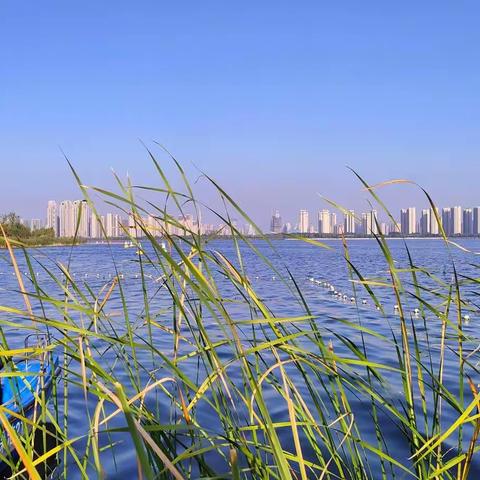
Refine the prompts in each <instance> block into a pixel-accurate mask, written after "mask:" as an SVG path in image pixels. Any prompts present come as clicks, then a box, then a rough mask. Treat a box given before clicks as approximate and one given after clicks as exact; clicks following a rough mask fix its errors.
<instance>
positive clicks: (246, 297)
mask: <svg viewBox="0 0 480 480" xmlns="http://www.w3.org/2000/svg"><path fill="white" fill-rule="evenodd" d="M148 154H149V156H150V158H151V160H152V163H153V168H154V170H155V172H156V174H157V175H158V177H157V180H156V181H155V182H154V185H152V186H141V187H138V186H134V185H132V184H131V183H130V182H129V181H128V182H126V183H124V182H122V181H121V180H120V178H118V177H116V180H117V183H118V190H117V191H115V192H113V191H107V190H104V189H102V188H97V187H86V186H85V185H84V184H83V183H82V181H81V179H80V178H79V176H78V174H77V173H76V172H75V170H74V169H73V168H72V172H73V175H74V176H75V178H76V180H77V182H78V185H79V188H80V189H81V191H82V193H83V195H84V198H85V199H86V200H87V201H88V203H89V205H90V207H91V208H92V210H93V212H94V214H95V215H96V216H97V217H99V214H98V211H97V209H96V202H94V201H93V196H92V195H93V194H94V196H95V198H97V197H98V196H100V197H102V198H103V201H105V202H106V203H107V204H109V205H110V206H114V207H115V208H117V209H118V210H120V211H122V212H124V214H125V215H130V216H131V218H132V219H133V220H134V222H135V228H134V229H126V231H125V234H126V235H128V236H129V237H130V239H131V240H132V242H134V243H135V244H137V243H138V241H139V238H138V237H139V236H140V234H141V236H142V239H141V242H142V247H141V249H142V252H143V254H140V252H139V254H138V255H137V258H136V261H137V263H138V271H139V274H138V278H136V279H135V280H134V281H135V282H136V288H138V292H140V293H139V296H140V298H141V308H138V295H137V297H136V300H135V302H136V305H135V306H133V305H131V298H130V297H129V292H130V288H131V287H130V286H129V285H127V280H126V279H125V278H123V275H122V266H121V265H120V264H119V263H118V262H117V259H116V258H115V247H114V246H110V252H111V257H112V262H113V264H114V268H115V273H114V275H113V276H112V277H111V278H110V279H108V280H106V281H105V282H104V284H103V285H102V287H101V288H98V287H94V286H92V284H90V283H89V282H88V280H86V279H79V278H76V277H75V276H74V274H73V272H72V267H71V262H73V260H72V259H71V260H70V261H69V262H67V263H66V264H61V263H58V262H56V261H55V260H52V259H49V258H45V259H44V260H42V259H41V258H40V256H39V255H37V254H35V255H33V254H32V252H31V251H30V250H28V249H27V248H25V247H24V246H22V245H21V243H18V242H17V247H18V248H16V249H15V250H13V249H12V248H11V247H10V248H9V241H8V236H7V235H4V237H3V238H4V242H5V244H6V246H7V252H8V262H9V265H10V266H11V268H12V271H13V272H15V274H16V277H17V279H18V289H17V292H16V293H17V295H13V294H12V302H11V304H8V305H2V306H0V312H1V317H0V338H1V351H0V354H1V356H2V358H3V359H4V364H5V366H4V369H3V370H2V372H0V376H2V377H4V376H8V375H9V374H10V372H12V370H14V366H13V364H12V363H11V362H10V361H9V360H11V359H12V358H13V357H15V356H17V355H18V354H19V353H20V352H19V351H18V349H15V348H10V346H9V343H10V341H11V338H12V337H11V336H12V332H16V333H15V334H16V335H17V336H18V335H24V334H25V335H26V334H28V333H29V332H32V331H38V330H42V331H47V332H48V333H49V334H50V335H51V338H52V344H51V346H50V348H52V349H53V348H54V349H55V350H56V351H57V352H59V353H60V354H61V358H62V372H61V377H60V379H59V381H58V383H57V388H56V392H55V396H54V397H55V399H54V402H53V404H52V405H50V406H47V405H45V404H44V403H45V401H44V399H42V398H39V399H38V402H39V404H40V406H41V411H42V420H43V421H37V422H35V423H34V424H33V425H30V427H31V428H30V429H25V430H26V432H27V433H25V434H23V435H17V433H16V432H15V431H12V429H9V428H8V425H6V424H5V422H4V418H5V408H4V407H1V408H0V421H2V422H3V426H4V433H3V435H4V436H5V435H8V436H10V437H11V438H12V440H13V443H14V445H15V448H16V449H17V451H18V453H19V455H20V460H14V459H13V458H0V460H2V461H4V462H7V463H9V464H10V466H11V469H12V472H13V475H14V478H21V477H25V478H40V476H39V475H40V474H39V473H38V472H39V468H40V467H41V466H42V465H43V464H45V462H46V461H47V460H48V459H51V458H59V459H60V460H61V466H60V467H59V470H57V473H59V475H60V476H61V477H63V478H72V477H73V476H75V475H76V476H77V477H79V478H91V477H94V476H97V477H98V478H112V477H114V475H115V472H109V471H105V470H104V467H103V466H102V459H103V458H106V457H107V456H108V457H109V458H114V459H117V466H118V471H121V470H122V466H121V465H120V463H121V461H122V460H121V453H122V450H124V449H125V448H130V449H131V451H132V452H135V455H134V456H135V459H136V462H137V472H138V477H139V478H148V479H153V478H160V479H161V478H165V479H167V478H175V479H180V478H211V479H213V478H233V479H240V478H265V479H267V478H268V479H282V480H283V479H310V478H321V479H338V478H342V479H343V478H349V479H362V478H365V479H367V478H368V479H370V478H371V479H377V478H383V479H387V478H410V477H411V478H419V479H430V478H432V479H435V478H438V479H440V478H441V479H444V478H445V479H457V480H465V479H467V478H469V471H470V469H471V467H472V465H474V464H475V462H478V460H477V459H476V454H477V450H478V446H477V438H478V434H479V431H480V394H479V392H478V389H477V386H476V383H477V382H478V380H477V379H478V373H479V372H478V365H477V363H478V348H477V347H478V339H476V338H471V337H470V336H468V335H467V334H466V333H465V332H464V314H465V312H466V311H468V310H472V309H474V308H476V306H475V305H473V304H472V303H468V302H467V301H466V300H465V299H464V296H463V292H464V291H465V289H467V288H469V289H473V290H474V291H475V290H476V291H478V283H479V278H476V277H471V276H464V275H462V274H461V272H458V271H457V270H456V264H455V261H454V255H453V254H452V252H451V251H452V249H457V247H456V245H454V244H452V242H451V241H450V240H449V239H448V238H447V237H446V236H445V234H444V232H442V233H443V241H444V243H445V249H446V251H447V252H449V253H448V254H449V255H450V262H451V266H452V270H453V271H454V272H455V274H454V277H453V278H452V280H451V281H449V282H447V281H445V279H443V278H439V277H438V276H436V275H435V273H434V272H430V271H428V270H426V269H425V268H424V267H423V266H419V265H416V264H415V262H414V260H413V258H412V256H411V255H410V254H409V250H408V244H407V243H405V250H406V252H407V256H408V265H402V266H399V264H397V262H396V261H395V258H394V256H393V254H392V252H391V249H390V244H389V242H388V241H387V239H385V238H384V237H383V236H382V235H381V234H378V235H374V239H375V241H376V244H377V247H378V249H379V251H380V252H381V254H382V255H383V258H384V266H385V271H386V273H385V274H384V275H377V276H375V277H374V278H372V277H370V276H368V275H366V274H364V273H362V266H361V265H355V264H354V263H353V261H352V260H351V255H350V251H349V244H348V241H347V240H345V241H344V242H343V257H344V260H345V267H346V272H347V275H348V276H349V279H350V281H351V285H352V292H353V295H354V297H355V298H356V299H359V298H361V296H365V295H366V296H368V297H369V298H370V299H371V302H372V303H373V304H374V305H376V306H378V308H379V310H378V312H376V314H377V315H378V318H380V319H382V321H383V328H382V330H381V331H380V330H378V328H376V327H375V326H374V325H373V326H372V325H370V324H369V323H368V321H367V320H366V319H365V318H363V315H364V312H363V311H362V309H361V308H357V310H356V312H357V313H356V320H355V321H351V320H346V319H344V318H342V317H341V316H340V315H339V316H335V317H330V318H326V317H325V316H324V315H321V314H318V313H317V312H315V311H314V310H313V309H312V308H311V307H310V305H309V296H308V294H307V293H306V292H302V289H303V287H302V284H303V282H302V280H304V279H299V278H295V277H294V276H293V275H292V274H291V273H290V270H289V268H288V265H286V264H284V263H282V260H281V259H279V257H278V255H277V252H276V251H275V245H274V244H273V243H272V242H271V241H270V240H269V239H268V238H266V237H265V238H264V239H263V240H262V241H261V244H262V246H261V247H260V246H259V245H260V243H259V241H257V240H253V239H251V238H248V237H246V236H244V235H242V233H241V232H240V231H239V230H238V229H237V228H236V225H235V222H234V221H233V220H232V218H234V217H237V218H238V217H240V218H242V219H243V220H244V221H246V222H248V223H251V224H252V225H253V226H254V228H255V230H256V231H257V233H258V234H259V235H260V233H261V232H260V229H259V228H258V227H257V226H255V223H254V222H253V221H252V219H251V218H250V217H249V216H248V215H247V213H246V212H244V211H243V210H242V209H241V207H240V206H239V205H238V204H237V203H236V202H235V201H234V200H233V199H232V198H231V197H230V196H229V195H228V193H227V192H226V191H225V190H223V189H222V187H221V186H220V185H219V184H218V183H217V182H216V181H215V180H214V179H212V178H211V177H209V176H208V175H204V176H203V178H204V181H206V182H208V183H209V184H210V185H211V187H213V188H214V189H215V190H216V192H217V193H218V196H219V198H220V199H221V201H222V203H223V205H224V209H223V210H222V211H218V209H217V210H214V209H211V208H209V206H208V205H204V204H202V202H201V201H200V200H198V199H197V198H196V196H195V194H194V188H193V186H192V185H191V183H190V181H189V179H188V177H187V175H186V174H185V172H184V170H183V169H182V167H181V165H180V164H179V163H178V162H177V161H176V160H175V159H174V158H173V157H172V158H171V160H172V161H173V164H174V165H175V166H176V168H177V171H178V174H179V178H180V179H181V182H182V184H181V187H176V188H174V187H173V184H172V183H171V181H170V179H169V178H168V176H167V175H166V174H165V172H164V171H163V169H162V168H161V165H160V163H159V162H158V161H157V159H156V158H155V156H154V154H153V153H152V152H150V151H148ZM358 178H359V181H360V182H361V183H362V184H363V185H364V187H365V188H366V191H367V193H368V195H370V196H371V201H372V202H374V203H375V204H376V205H377V206H379V207H380V208H382V209H384V211H385V214H386V215H390V213H389V211H388V209H387V207H386V206H385V205H384V204H383V203H382V201H381V198H380V197H379V195H378V189H379V188H380V187H381V186H378V185H377V186H370V185H369V184H368V183H367V182H365V180H363V179H362V178H360V177H358ZM141 195H146V196H147V198H148V199H147V200H145V199H142V198H140V199H138V198H137V197H138V196H141ZM425 195H426V198H427V199H428V201H429V202H431V205H432V207H434V205H433V202H432V201H431V199H430V197H429V196H428V195H427V194H426V192H425ZM154 197H156V198H157V200H152V198H154ZM332 203H333V202H332ZM336 206H337V207H338V208H340V209H342V207H341V206H339V205H336ZM207 210H208V211H209V214H210V215H212V216H216V217H217V218H218V221H219V222H222V223H224V225H225V228H226V229H228V230H229V231H230V232H231V240H230V241H231V242H232V244H233V247H234V248H233V252H234V254H233V255H231V256H226V255H225V254H224V253H222V252H221V251H220V249H218V248H216V246H217V247H218V244H215V242H213V240H214V236H212V237H208V236H204V235H200V234H199V231H198V228H197V225H195V224H186V223H185V222H181V221H179V217H181V216H183V215H185V214H186V212H193V213H194V214H195V218H200V215H199V213H198V212H200V211H207ZM147 214H150V215H154V216H155V218H156V219H157V220H158V227H157V228H158V231H152V229H151V228H150V227H149V226H148V225H146V224H145V223H144V221H143V220H142V218H143V216H145V215H147ZM390 216H391V215H390ZM392 218H393V217H392ZM173 232H177V233H173ZM178 232H181V235H180V234H178ZM163 241H165V242H166V243H167V248H166V249H165V248H164V247H163V245H162V242H163ZM296 241H299V242H308V243H309V244H310V245H313V246H314V247H315V248H319V249H323V248H328V247H327V246H326V245H324V244H322V243H320V242H317V241H313V240H310V239H302V238H298V239H297V240H296ZM212 242H213V243H212ZM265 247H268V252H269V253H265V251H266V248H265ZM74 248H75V247H72V255H71V256H72V257H73V256H74V253H75V250H74ZM117 248H118V247H117ZM37 253H38V252H37ZM247 256H248V258H249V262H250V263H251V262H252V260H251V259H252V258H254V259H255V260H254V261H255V262H256V263H257V264H258V265H262V268H264V269H265V271H269V272H270V275H272V276H275V278H276V282H277V285H278V287H277V288H278V291H279V292H281V294H282V295H285V297H286V298H288V299H289V301H290V302H291V305H292V308H291V309H289V311H295V312H296V313H295V314H294V315H286V314H285V313H284V312H282V311H278V309H277V308H275V306H273V305H270V304H269V303H268V302H267V301H265V300H264V298H262V296H261V295H260V294H259V293H258V292H257V291H256V286H255V282H254V281H253V280H252V277H251V274H250V272H249V271H248V269H247V268H246V261H245V259H246V257H247ZM20 257H22V258H21V261H22V262H23V264H25V265H26V268H27V270H28V271H27V272H25V273H27V275H25V274H23V273H22V272H21V271H20V270H19V268H18V263H19V261H20ZM37 271H41V273H42V275H41V276H38V275H36V273H35V272H37ZM45 278H46V279H47V280H48V281H45ZM129 282H132V279H130V280H129ZM152 285H153V287H152ZM385 295H389V296H390V297H391V298H392V299H394V302H395V303H396V304H397V305H398V306H399V314H398V315H397V316H392V315H391V314H390V312H387V311H385V309H384V307H383V304H384V303H383V301H382V298H383V297H384V296H385ZM19 298H23V302H24V303H23V305H20V304H19V303H18V299H19ZM358 303H359V302H358V301H356V302H355V303H354V308H356V307H358ZM413 307H416V308H418V309H419V311H420V313H419V314H418V315H411V314H409V313H408V312H410V311H412V308H413ZM385 326H387V327H385ZM385 331H389V332H390V333H389V334H385ZM378 351H386V352H390V353H391V354H390V355H389V359H388V361H385V362H383V363H382V362H379V361H378V360H376V358H377V357H376V355H375V354H376V353H377V352H378ZM21 353H22V354H25V355H34V354H38V352H36V351H27V352H21ZM452 358H456V363H455V365H456V371H455V372H451V371H449V372H448V377H449V379H451V378H452V377H453V376H454V375H455V377H456V382H452V381H449V382H447V381H446V372H445V365H446V361H447V359H450V360H451V359H452ZM449 364H451V362H450V363H449ZM398 385H399V386H400V391H397V390H395V391H394V389H396V388H397V387H396V386H398ZM78 392H80V394H81V395H82V396H83V398H84V404H83V406H79V405H78V402H76V405H75V407H73V406H72V402H71V398H72V395H77V396H78V394H79V393H78ZM42 402H44V403H42ZM452 412H453V414H452ZM452 415H453V416H452ZM75 418H77V419H78V418H82V419H83V421H84V431H83V432H82V435H80V436H77V437H74V436H73V435H72V433H71V430H72V421H74V419H75ZM451 418H455V420H454V421H453V422H452V421H451V420H449V419H451ZM359 419H362V421H359ZM366 419H368V420H366ZM25 422H26V423H28V421H27V420H26V419H25ZM46 422H48V424H49V425H53V431H52V429H50V430H48V431H47V429H46V428H45V423H46ZM387 424H388V425H389V428H388V431H389V432H390V433H389V434H388V435H387V434H386V428H385V426H386V425H387ZM37 431H39V432H40V433H41V434H42V436H43V438H44V440H45V442H46V439H47V438H49V437H52V436H53V437H55V439H56V442H55V444H54V446H53V447H51V446H50V447H48V448H45V449H44V452H43V453H42V454H41V455H40V456H38V455H37V456H36V457H35V455H34V454H33V449H34V446H33V438H34V434H35V433H38V432H37ZM392 431H395V432H397V433H396V435H395V436H394V438H392V436H391V432H392ZM399 441H401V442H402V443H403V444H404V445H407V450H408V452H409V453H408V454H407V455H405V451H404V450H402V449H398V448H397V446H396V445H398V442H399ZM124 445H126V446H127V447H125V446H124Z"/></svg>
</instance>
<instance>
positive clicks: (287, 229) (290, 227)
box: [282, 222, 292, 233]
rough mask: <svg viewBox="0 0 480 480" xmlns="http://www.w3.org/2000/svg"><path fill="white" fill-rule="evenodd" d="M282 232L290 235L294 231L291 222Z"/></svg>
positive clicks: (286, 224)
mask: <svg viewBox="0 0 480 480" xmlns="http://www.w3.org/2000/svg"><path fill="white" fill-rule="evenodd" d="M282 231H283V233H290V232H291V231H292V224H291V223H290V222H287V223H285V225H284V226H283V229H282Z"/></svg>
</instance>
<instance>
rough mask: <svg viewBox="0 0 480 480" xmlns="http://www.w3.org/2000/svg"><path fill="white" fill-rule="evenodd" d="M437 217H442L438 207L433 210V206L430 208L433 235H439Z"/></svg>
mask: <svg viewBox="0 0 480 480" xmlns="http://www.w3.org/2000/svg"><path fill="white" fill-rule="evenodd" d="M435 213H436V215H435ZM437 217H438V218H440V213H439V211H438V208H435V210H433V208H430V233H431V234H432V235H438V220H437Z"/></svg>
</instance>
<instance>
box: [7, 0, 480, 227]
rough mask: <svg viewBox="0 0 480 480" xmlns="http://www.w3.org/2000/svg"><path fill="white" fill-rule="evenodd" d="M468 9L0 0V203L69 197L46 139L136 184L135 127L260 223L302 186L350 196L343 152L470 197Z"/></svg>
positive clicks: (395, 198) (357, 195) (472, 55)
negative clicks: (211, 179)
mask: <svg viewBox="0 0 480 480" xmlns="http://www.w3.org/2000/svg"><path fill="white" fill-rule="evenodd" d="M479 14H480V4H478V2H473V1H470V2H467V1H460V2H442V3H438V2H433V1H426V2H421V3H418V2H410V1H408V2H401V3H397V4H391V3H385V2H379V1H378V2H373V1H372V2H353V1H351V2H342V3H341V5H340V4H339V3H338V2H337V3H335V4H333V3H331V2H318V1H311V2H302V3H301V4H299V3H298V2H282V1H280V2H273V1H266V2H238V3H237V4H236V5H234V4H232V3H231V2H228V3H226V2H213V1H212V2H177V3H175V4H167V3H164V2H157V1H140V2H135V3H132V2H125V1H116V2H113V1H105V2H93V1H85V2H60V1H47V2H34V1H25V2H15V1H12V0H7V1H4V2H2V3H1V5H0V42H1V47H0V64H1V69H2V73H1V75H0V113H1V115H0V164H1V178H2V185H1V189H0V212H4V211H9V210H16V211H17V212H18V213H20V214H21V215H23V216H27V217H37V216H40V215H42V216H43V215H44V210H45V206H46V201H47V200H48V199H50V198H54V199H58V200H60V199H63V198H74V197H75V196H79V195H78V189H77V188H76V186H75V182H74V179H73V177H72V175H71V173H70V172H69V169H68V166H67V163H66V162H65V160H64V158H63V155H62V153H61V150H60V149H63V151H64V152H65V153H66V154H67V155H68V157H69V158H70V160H71V161H72V163H73V164H74V165H75V167H76V168H77V169H78V171H79V173H80V174H81V175H82V178H83V179H84V181H85V182H86V183H90V184H96V185H101V186H104V187H107V188H108V187H111V186H112V185H113V180H112V178H111V174H110V168H113V169H114V170H115V171H116V172H117V173H118V174H120V175H122V176H123V175H125V174H126V173H127V172H128V173H129V174H130V175H131V176H132V177H133V178H134V180H135V182H136V183H142V182H150V183H151V182H152V172H153V169H152V166H151V163H150V161H149V159H148V155H147V154H146V152H145V150H144V148H143V146H142V145H141V143H140V142H139V139H142V140H143V141H145V142H146V143H147V144H148V145H150V146H151V145H152V144H151V141H152V140H157V141H159V142H161V143H162V144H164V145H165V146H166V147H167V148H168V149H169V150H170V151H172V152H173V153H174V154H175V156H176V157H177V158H178V159H179V160H180V161H181V162H182V163H183V164H184V165H185V166H186V167H187V170H189V171H190V172H192V175H193V176H194V177H196V176H198V171H197V170H196V169H197V168H198V169H200V170H203V171H205V172H207V173H209V174H210V175H212V176H213V177H215V178H216V179H218V180H219V182H220V183H221V184H222V185H223V186H224V187H225V188H226V189H227V190H228V191H229V192H230V193H231V194H232V195H233V196H234V197H235V198H236V199H237V200H238V201H239V202H240V204H241V205H242V206H243V207H244V208H245V209H246V210H247V211H249V212H250V213H251V214H252V216H253V217H254V218H255V219H256V220H258V221H260V222H261V223H262V224H264V225H266V224H268V221H269V216H270V213H271V211H272V210H273V209H277V208H278V209H279V210H280V211H281V213H282V216H283V217H284V218H286V219H287V218H291V219H292V220H294V217H295V215H296V212H297V211H298V210H299V209H300V208H308V209H311V210H312V211H314V210H316V209H321V208H323V207H324V206H325V204H324V203H322V202H321V200H320V198H319V197H318V195H317V193H320V194H323V195H326V196H327V197H331V198H334V199H335V200H338V201H339V203H342V204H345V205H346V206H349V207H352V208H357V209H362V208H365V205H366V203H365V202H364V201H363V200H362V199H364V198H365V197H366V195H365V194H364V193H363V192H361V188H360V185H359V183H358V181H356V180H355V179H354V177H353V175H352V174H351V173H350V172H349V171H348V170H347V169H346V167H345V166H346V165H349V166H351V167H352V168H354V169H355V170H357V171H358V172H359V173H360V174H361V175H363V176H364V177H365V178H366V179H368V180H369V181H370V182H372V183H376V182H380V181H383V180H388V179H391V178H408V179H412V180H415V181H417V182H418V183H420V184H421V185H422V186H424V187H425V188H426V189H427V190H428V191H429V192H431V193H432V195H433V197H434V199H435V200H436V201H437V202H438V203H439V204H440V205H457V204H461V205H464V206H471V205H478V204H480V193H479V191H478V182H479V178H480V166H479V164H480V162H479V161H478V151H479V146H480V136H479V135H478V132H479V127H480V108H479V107H480V98H479V95H478V91H479V86H480V63H479V57H480V52H479V50H478V45H479V44H480V30H479V29H478V18H479ZM156 151H157V152H159V150H158V149H156ZM159 158H160V160H161V161H162V162H165V164H168V159H167V158H166V156H165V155H162V154H161V153H160V152H159ZM194 165H195V166H194ZM199 188H200V189H201V188H202V187H201V184H200V186H199ZM205 195H206V198H207V201H208V195H209V194H208V193H207V192H206V193H205ZM384 195H385V198H386V200H387V203H389V205H391V206H392V208H393V209H394V210H398V209H399V208H400V207H401V206H410V205H417V206H421V205H424V204H425V203H426V202H425V201H424V200H423V199H422V197H421V194H420V193H419V192H417V191H416V190H415V189H414V188H413V187H405V186H402V187H395V188H389V189H385V192H384Z"/></svg>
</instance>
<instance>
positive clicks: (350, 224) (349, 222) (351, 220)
mask: <svg viewBox="0 0 480 480" xmlns="http://www.w3.org/2000/svg"><path fill="white" fill-rule="evenodd" d="M343 223H344V226H343V228H344V232H345V233H346V234H353V233H355V211H354V210H349V211H348V214H347V215H345V219H344V221H343Z"/></svg>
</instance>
